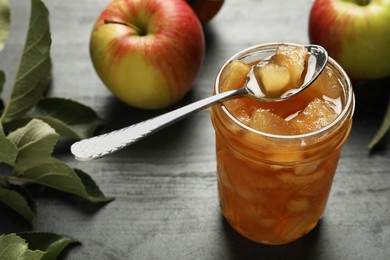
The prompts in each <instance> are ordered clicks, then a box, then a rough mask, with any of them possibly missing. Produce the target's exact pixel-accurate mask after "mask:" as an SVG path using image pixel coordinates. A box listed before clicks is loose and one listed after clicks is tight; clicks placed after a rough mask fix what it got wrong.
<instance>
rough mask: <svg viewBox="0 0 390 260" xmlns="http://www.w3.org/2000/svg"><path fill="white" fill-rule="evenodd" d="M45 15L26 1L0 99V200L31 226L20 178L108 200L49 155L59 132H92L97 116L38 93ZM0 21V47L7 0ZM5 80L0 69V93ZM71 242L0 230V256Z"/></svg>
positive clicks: (35, 253)
mask: <svg viewBox="0 0 390 260" xmlns="http://www.w3.org/2000/svg"><path fill="white" fill-rule="evenodd" d="M48 16H49V11H48V9H47V8H46V6H45V4H44V3H43V2H42V1H41V0H31V14H30V23H29V28H28V32H27V37H26V41H25V45H24V49H23V54H22V57H21V60H20V64H19V68H18V71H17V73H16V78H15V81H14V82H13V85H12V89H11V95H10V98H9V100H8V101H7V102H3V101H2V100H1V99H0V113H1V115H0V163H2V164H6V165H8V166H10V167H9V168H10V169H11V170H9V171H7V172H5V173H1V175H0V203H3V204H4V205H6V206H8V207H9V208H10V209H12V210H13V211H15V212H16V213H17V214H19V215H20V216H22V217H23V218H24V219H25V220H26V221H27V222H28V223H30V224H31V226H32V227H34V223H35V220H36V218H37V211H36V206H35V202H34V199H33V198H32V196H31V195H30V194H29V192H28V190H27V189H25V187H24V186H23V185H21V184H20V183H33V184H37V185H42V186H46V187H49V188H52V189H56V190H59V191H62V192H65V193H69V194H73V195H76V196H79V197H81V198H83V199H85V200H87V201H90V202H94V203H96V202H103V203H107V202H110V201H111V200H113V198H109V197H106V196H105V195H104V194H103V193H102V192H101V191H100V189H99V187H98V186H97V185H96V183H95V182H94V181H93V179H92V178H91V177H90V176H89V175H88V174H87V173H85V172H83V171H81V170H79V169H74V168H72V167H70V166H69V165H67V164H66V163H65V162H63V161H61V160H58V159H56V158H54V157H53V156H52V153H53V150H54V149H55V145H56V143H57V141H58V139H59V138H60V137H61V136H63V137H67V138H73V139H81V138H85V137H88V136H91V135H92V134H93V132H94V131H95V129H96V127H97V126H98V125H100V124H102V120H101V119H100V118H99V117H98V115H97V114H96V113H95V112H94V111H93V110H92V109H90V108H89V107H87V106H85V105H83V104H80V103H77V102H75V101H72V100H69V99H63V98H53V97H44V96H43V95H44V91H45V90H46V89H47V87H48V85H49V82H50V76H51V75H50V73H51V57H50V46H51V34H50V26H49V18H48ZM0 23H1V28H0V51H1V50H2V49H3V47H4V45H5V43H6V41H7V38H8V31H9V28H10V27H9V24H10V9H9V5H8V0H0ZM5 80H6V79H5V73H4V72H2V71H0V94H1V92H2V90H3V87H4V83H5ZM26 241H27V242H26ZM75 242H76V241H74V240H71V239H67V238H64V237H62V236H59V235H55V234H49V233H26V234H18V235H16V234H9V235H0V259H3V258H2V257H6V259H17V258H14V256H18V257H22V258H23V257H25V258H26V257H27V258H28V259H30V258H29V257H31V258H32V259H54V258H55V257H56V256H57V255H58V254H59V253H60V252H61V251H62V250H63V249H64V248H65V247H66V246H67V245H68V244H70V243H75ZM27 243H28V247H30V249H29V248H28V247H27ZM10 244H12V246H9V247H8V246H7V245H10ZM53 256H54V258H53ZM7 257H8V258H7ZM9 257H10V258H9ZM23 259H24V258H23Z"/></svg>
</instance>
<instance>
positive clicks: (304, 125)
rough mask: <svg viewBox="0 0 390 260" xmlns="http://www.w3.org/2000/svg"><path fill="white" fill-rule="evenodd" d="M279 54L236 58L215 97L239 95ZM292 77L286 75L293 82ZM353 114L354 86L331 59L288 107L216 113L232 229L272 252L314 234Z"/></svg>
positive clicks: (243, 104)
mask: <svg viewBox="0 0 390 260" xmlns="http://www.w3.org/2000/svg"><path fill="white" fill-rule="evenodd" d="M291 45H292V46H293V47H294V46H296V45H293V44H291ZM279 46H280V44H265V45H259V46H255V47H252V48H249V49H247V50H244V51H242V52H240V53H238V54H236V55H234V56H233V57H232V58H231V59H229V60H228V61H227V62H226V63H225V64H224V65H223V66H222V68H221V70H220V71H219V73H218V75H217V78H216V82H215V92H216V93H219V92H223V91H226V90H228V89H233V88H241V87H242V86H243V85H244V84H245V80H246V75H247V73H248V69H249V70H250V68H251V66H250V65H251V64H256V63H257V62H259V61H260V60H262V59H264V58H265V57H268V56H269V55H270V53H275V51H277V50H279V49H277V48H278V47H279ZM282 47H283V48H284V47H286V46H285V45H283V46H282ZM293 54H294V52H292V55H293ZM248 64H250V65H248ZM295 65H297V64H295V63H292V65H291V66H295ZM295 69H296V68H292V70H291V67H289V70H290V74H291V73H294V71H295ZM291 71H293V72H291ZM267 73H270V74H272V73H273V71H272V69H271V70H267ZM283 73H284V72H283ZM273 76H274V75H273ZM273 76H272V75H267V76H266V77H271V78H272V77H273ZM290 76H291V75H290ZM296 78H297V77H295V76H294V80H295V79H296ZM298 78H299V77H298ZM353 109H354V98H353V92H352V86H351V83H350V81H349V79H348V77H347V75H346V74H345V72H344V71H343V69H342V68H341V67H340V66H339V65H338V64H337V63H336V62H335V61H334V60H332V59H330V60H329V62H328V64H327V67H326V69H325V70H324V72H323V73H322V74H321V75H320V77H319V78H318V79H317V80H316V81H315V82H314V83H313V84H312V85H311V86H309V87H308V88H307V89H306V90H304V91H303V92H301V93H299V94H297V95H296V96H294V97H292V98H290V99H288V100H285V101H281V102H272V103H271V102H261V101H258V100H255V99H252V98H249V97H240V98H236V99H231V100H228V101H225V102H223V103H222V104H220V105H215V106H213V107H212V108H211V120H212V123H213V126H214V129H215V135H216V158H217V180H218V192H219V201H220V206H221V210H222V213H223V214H224V216H225V218H226V219H227V220H228V222H229V223H230V224H231V226H232V227H233V228H234V229H236V230H237V231H238V232H239V233H241V234H242V235H244V236H245V237H247V238H249V239H251V240H254V241H257V242H260V243H264V244H275V245H278V244H285V243H288V242H291V241H294V240H296V239H298V238H300V237H302V236H303V235H305V234H306V233H308V232H309V231H310V230H312V229H313V228H314V227H315V226H316V224H317V223H318V221H319V219H320V217H321V216H322V214H323V212H324V208H325V205H326V202H327V199H328V195H329V192H330V189H331V185H332V181H333V177H334V174H335V171H336V168H337V164H338V160H339V156H340V152H341V148H342V145H343V144H344V142H345V140H346V138H347V136H348V134H349V132H350V129H351V124H352V114H353Z"/></svg>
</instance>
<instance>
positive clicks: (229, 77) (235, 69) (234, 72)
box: [220, 60, 251, 91]
mask: <svg viewBox="0 0 390 260" xmlns="http://www.w3.org/2000/svg"><path fill="white" fill-rule="evenodd" d="M250 70H251V66H250V65H248V64H246V63H244V62H242V61H240V60H233V61H232V62H230V63H229V64H228V65H227V68H226V70H225V71H224V73H223V75H222V77H221V84H220V85H221V91H228V90H233V89H239V88H242V87H243V86H244V84H245V82H246V78H247V76H248V73H249V72H250Z"/></svg>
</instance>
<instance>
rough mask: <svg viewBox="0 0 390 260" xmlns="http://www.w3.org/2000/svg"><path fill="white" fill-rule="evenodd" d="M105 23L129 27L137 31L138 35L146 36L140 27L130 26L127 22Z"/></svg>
mask: <svg viewBox="0 0 390 260" xmlns="http://www.w3.org/2000/svg"><path fill="white" fill-rule="evenodd" d="M104 23H105V24H121V25H124V26H128V27H130V28H132V29H133V30H134V31H136V32H137V34H138V35H141V36H143V35H145V33H144V32H143V31H142V30H141V29H140V28H139V27H137V26H135V25H133V24H128V23H125V22H118V21H111V20H104Z"/></svg>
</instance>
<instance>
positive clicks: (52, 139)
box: [8, 119, 58, 170]
mask: <svg viewBox="0 0 390 260" xmlns="http://www.w3.org/2000/svg"><path fill="white" fill-rule="evenodd" d="M8 138H9V139H10V140H11V141H13V142H14V143H15V145H16V147H17V149H18V155H17V158H16V165H15V167H17V168H18V169H20V170H23V169H24V167H31V166H32V165H35V164H39V163H40V161H42V160H45V159H46V158H50V156H51V154H52V152H53V149H54V146H55V144H56V142H57V140H58V134H57V133H56V132H55V131H54V129H53V128H51V127H50V126H49V125H48V124H46V123H44V122H42V121H41V120H38V119H33V120H31V121H30V122H29V123H28V124H27V125H26V126H24V127H22V128H19V129H17V130H15V131H14V132H11V133H10V134H9V135H8Z"/></svg>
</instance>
